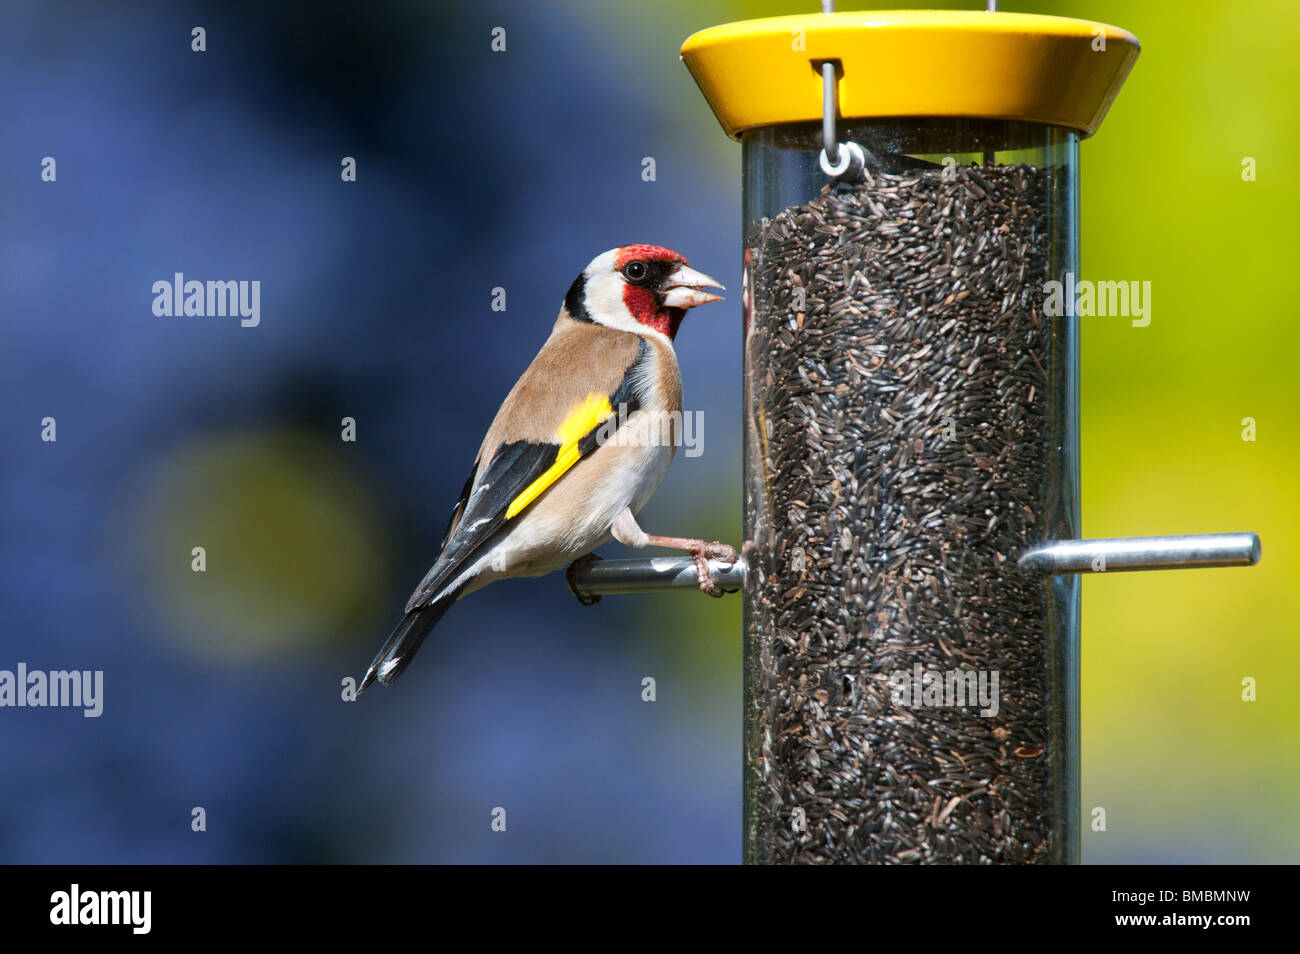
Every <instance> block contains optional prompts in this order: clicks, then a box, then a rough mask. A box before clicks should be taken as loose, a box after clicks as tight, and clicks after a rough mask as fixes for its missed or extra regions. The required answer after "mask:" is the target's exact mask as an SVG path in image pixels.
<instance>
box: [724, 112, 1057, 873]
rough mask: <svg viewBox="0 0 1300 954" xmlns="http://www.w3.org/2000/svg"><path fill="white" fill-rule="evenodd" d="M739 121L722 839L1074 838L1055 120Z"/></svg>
mask: <svg viewBox="0 0 1300 954" xmlns="http://www.w3.org/2000/svg"><path fill="white" fill-rule="evenodd" d="M841 138H842V139H843V140H846V141H852V142H856V143H858V144H860V145H861V146H863V147H864V150H865V154H866V156H867V163H866V168H865V170H863V171H862V173H861V175H860V176H858V177H856V178H855V179H853V180H851V181H842V182H838V183H832V182H831V181H830V180H828V177H827V176H826V174H825V173H824V172H823V171H822V169H821V168H820V167H819V163H818V152H819V150H820V147H821V131H820V128H817V127H814V126H811V125H792V126H782V127H777V128H770V129H759V130H755V131H753V132H751V133H750V134H748V135H746V136H745V137H744V158H743V162H744V219H745V221H744V229H745V232H744V234H745V253H744V254H745V283H746V288H745V360H744V367H745V397H746V400H745V415H746V417H745V436H746V445H745V520H746V525H745V537H746V539H747V540H753V541H754V546H753V547H752V548H751V550H750V553H749V576H748V584H747V586H746V589H745V644H744V657H745V814H744V817H745V851H746V857H747V859H748V860H750V861H754V862H791V861H814V862H821V861H864V862H873V861H875V862H888V861H902V862H906V861H919V862H937V861H952V862H981V861H983V862H989V861H1000V862H1034V861H1040V862H1062V861H1068V860H1072V859H1073V858H1074V857H1075V856H1076V854H1077V837H1076V832H1077V823H1078V804H1077V789H1078V679H1077V672H1078V624H1079V601H1078V592H1079V582H1078V579H1077V578H1076V577H1073V576H1066V577H1055V578H1049V579H1048V581H1047V582H1043V580H1042V578H1041V577H1040V576H1037V575H1035V574H1032V573H1030V572H1028V571H1026V570H1022V569H1021V568H1019V567H1018V566H1017V562H1016V561H1017V559H1018V558H1019V556H1020V555H1021V553H1023V552H1024V551H1025V550H1027V549H1029V548H1030V547H1032V546H1033V545H1035V544H1037V543H1040V542H1042V541H1045V540H1053V539H1073V538H1075V537H1077V536H1078V535H1079V534H1078V531H1079V500H1078V329H1077V321H1076V319H1074V318H1071V317H1064V316H1061V317H1056V316H1051V315H1049V314H1047V313H1046V310H1045V304H1046V302H1047V301H1048V300H1049V298H1050V294H1051V288H1052V286H1051V283H1052V282H1054V281H1063V280H1065V276H1066V275H1067V273H1068V274H1074V275H1077V274H1078V267H1079V261H1078V213H1077V209H1078V179H1077V176H1078V164H1077V156H1078V137H1077V136H1076V135H1075V134H1074V133H1072V132H1068V131H1065V130H1061V129H1058V128H1054V127H1050V126H1042V125H1035V124H1029V123H1019V122H1004V121H987V120H962V119H952V120H946V119H941V118H939V119H933V118H932V119H923V120H905V121H900V120H889V121H877V122H856V123H852V124H846V126H845V127H843V130H842V137H841Z"/></svg>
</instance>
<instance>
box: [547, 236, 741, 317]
mask: <svg viewBox="0 0 1300 954" xmlns="http://www.w3.org/2000/svg"><path fill="white" fill-rule="evenodd" d="M706 288H722V285H720V284H718V282H716V281H715V280H714V279H712V278H710V277H709V276H708V275H704V274H701V273H700V272H697V271H695V269H693V268H689V267H687V264H686V259H684V258H682V256H680V255H678V254H677V253H676V252H674V251H673V250H672V249H670V248H661V247H660V246H658V245H624V246H621V247H619V248H612V249H610V250H609V251H608V252H602V253H601V254H600V255H597V256H596V257H595V258H594V259H592V261H591V264H590V265H588V266H587V267H586V268H585V269H583V272H582V274H581V275H579V276H578V278H577V280H576V281H575V282H574V283H573V285H572V287H570V289H569V293H568V295H566V296H565V298H564V307H565V308H566V309H567V310H568V312H569V316H570V317H571V318H575V319H577V320H578V321H594V322H596V323H598V324H602V325H607V326H609V327H610V328H617V329H618V330H620V331H632V332H636V333H637V334H645V333H646V332H647V331H652V332H656V333H658V334H661V335H664V336H665V337H666V338H668V339H669V340H670V341H671V340H672V338H673V337H674V336H675V335H676V334H677V328H678V326H679V325H680V324H681V323H682V318H683V317H685V315H686V310H687V309H688V308H694V307H695V306H696V305H703V304H705V303H706V302H710V301H722V297H721V296H720V295H714V294H712V293H711V292H708V291H705V289H706Z"/></svg>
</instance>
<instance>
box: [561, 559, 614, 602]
mask: <svg viewBox="0 0 1300 954" xmlns="http://www.w3.org/2000/svg"><path fill="white" fill-rule="evenodd" d="M603 559H605V558H604V557H602V556H599V555H597V554H595V553H588V554H587V555H586V556H581V557H578V559H576V560H574V561H573V562H572V563H570V564H569V568H568V569H567V570H565V571H564V580H565V582H566V583H568V584H569V591H570V592H571V593H573V595H574V596H576V597H577V598H578V602H579V603H581V604H582V605H583V606H595V605H596V604H597V603H599V602H600V596H599V595H598V594H594V593H583V592H581V591H580V590H579V589H578V574H579V573H581V572H582V571H583V570H585V569H586V568H587V567H589V566H591V565H592V564H593V563H595V562H596V561H598V560H603Z"/></svg>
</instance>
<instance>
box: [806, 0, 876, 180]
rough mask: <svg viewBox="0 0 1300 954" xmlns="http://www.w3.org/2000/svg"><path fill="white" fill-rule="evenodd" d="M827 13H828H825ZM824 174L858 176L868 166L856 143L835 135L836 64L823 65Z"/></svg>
mask: <svg viewBox="0 0 1300 954" xmlns="http://www.w3.org/2000/svg"><path fill="white" fill-rule="evenodd" d="M823 12H827V11H823ZM818 161H819V163H820V165H821V167H822V172H824V173H826V174H827V175H828V176H830V177H831V178H832V179H839V178H843V177H844V176H846V175H856V174H857V173H858V172H859V171H860V170H862V169H865V168H866V166H867V157H866V153H865V151H864V150H863V148H862V147H861V146H859V145H858V144H857V143H856V142H840V141H839V139H838V137H837V136H836V134H835V64H834V63H831V62H826V63H823V64H822V152H821V156H820V157H819V158H818Z"/></svg>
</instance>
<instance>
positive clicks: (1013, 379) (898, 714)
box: [580, 11, 1259, 863]
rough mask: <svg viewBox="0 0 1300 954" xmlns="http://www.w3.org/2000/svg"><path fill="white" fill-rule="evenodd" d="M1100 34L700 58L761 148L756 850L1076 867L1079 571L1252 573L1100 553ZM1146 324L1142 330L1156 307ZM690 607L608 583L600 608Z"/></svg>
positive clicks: (767, 40)
mask: <svg viewBox="0 0 1300 954" xmlns="http://www.w3.org/2000/svg"><path fill="white" fill-rule="evenodd" d="M1138 49H1139V48H1138V42H1137V40H1136V38H1135V37H1133V36H1132V35H1131V34H1129V33H1127V32H1125V31H1123V30H1120V29H1117V28H1116V27H1112V26H1106V25H1103V24H1099V23H1090V22H1086V21H1082V20H1072V19H1062V18H1057V17H1046V16H1030V15H1023V14H1012V13H989V12H982V11H972V12H940V11H909V12H896V11H895V12H855V13H822V14H811V15H801V16H787V17H775V18H770V19H762V20H753V21H746V22H742V23H733V24H728V25H725V26H719V27H714V28H712V29H708V30H705V31H703V32H701V33H697V34H695V35H694V36H692V37H690V38H689V39H688V40H687V41H686V43H685V45H684V46H683V47H682V59H683V60H684V61H685V63H686V66H687V67H688V68H689V70H690V72H691V74H692V75H693V76H694V77H695V80H696V82H697V83H698V84H699V87H700V89H701V91H702V92H703V93H704V96H705V98H706V99H707V100H708V103H709V105H710V106H711V107H712V109H713V111H714V113H715V114H716V116H717V118H718V120H719V122H720V123H721V125H722V128H723V130H724V131H725V132H726V134H727V135H728V136H730V137H731V138H733V139H735V140H738V141H739V142H740V143H741V144H742V172H743V176H742V181H743V223H742V228H743V233H742V234H743V260H744V287H743V290H742V310H743V317H744V389H745V399H744V410H745V417H744V430H745V435H744V436H745V452H744V453H745V457H744V493H745V528H744V537H745V549H744V563H743V565H742V566H733V567H729V568H728V567H721V566H717V567H715V568H714V569H715V575H714V579H715V582H717V583H719V585H723V586H727V585H730V586H732V587H735V586H743V591H744V617H745V623H744V625H745V633H744V766H745V767H744V771H745V778H744V800H745V803H744V853H745V860H746V861H747V862H750V863H787V862H809V863H853V862H860V863H871V862H884V863H890V862H892V863H907V862H920V863H944V862H957V863H961V862H965V863H989V862H1006V863H1032V862H1073V861H1077V859H1078V851H1079V845H1078V832H1079V807H1078V788H1079V622H1080V617H1079V590H1080V583H1079V577H1078V574H1080V573H1084V572H1105V571H1116V570H1133V569H1153V568H1161V567H1178V566H1228V565H1246V564H1251V563H1254V562H1255V561H1256V560H1257V559H1258V557H1259V541H1258V539H1257V538H1256V537H1255V535H1254V534H1249V533H1242V534H1211V535H1204V536H1195V537H1162V538H1125V539H1116V540H1081V539H1079V532H1080V519H1079V375H1078V369H1079V350H1078V342H1079V319H1078V317H1076V315H1077V310H1076V309H1075V308H1074V307H1073V302H1074V296H1075V289H1076V282H1077V279H1078V277H1079V275H1080V272H1079V212H1078V209H1079V178H1078V176H1079V174H1078V153H1079V143H1080V140H1081V139H1084V138H1086V137H1088V136H1090V135H1092V134H1093V133H1094V132H1095V131H1096V130H1097V128H1098V126H1099V125H1100V123H1101V121H1102V119H1103V117H1104V116H1105V114H1106V112H1107V110H1108V109H1109V107H1110V105H1111V103H1112V102H1113V101H1114V99H1115V97H1116V95H1117V94H1118V92H1119V89H1120V86H1121V85H1122V84H1123V82H1124V79H1125V77H1126V76H1127V75H1128V72H1129V70H1130V69H1131V68H1132V66H1133V63H1134V61H1135V60H1136V59H1137V56H1138ZM1133 304H1134V303H1132V302H1129V307H1130V308H1131V307H1133ZM669 584H675V585H691V586H693V585H694V584H695V573H694V568H693V567H692V566H691V565H690V561H689V560H684V559H681V558H673V559H664V560H658V561H654V560H651V561H629V562H627V563H623V564H617V563H608V562H607V563H598V564H595V565H594V566H593V567H592V568H591V569H590V570H589V571H588V573H587V575H586V577H585V578H584V579H582V580H581V581H580V585H581V586H582V587H583V589H584V590H587V591H589V592H619V591H628V590H634V589H646V588H655V587H659V586H664V585H669Z"/></svg>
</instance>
